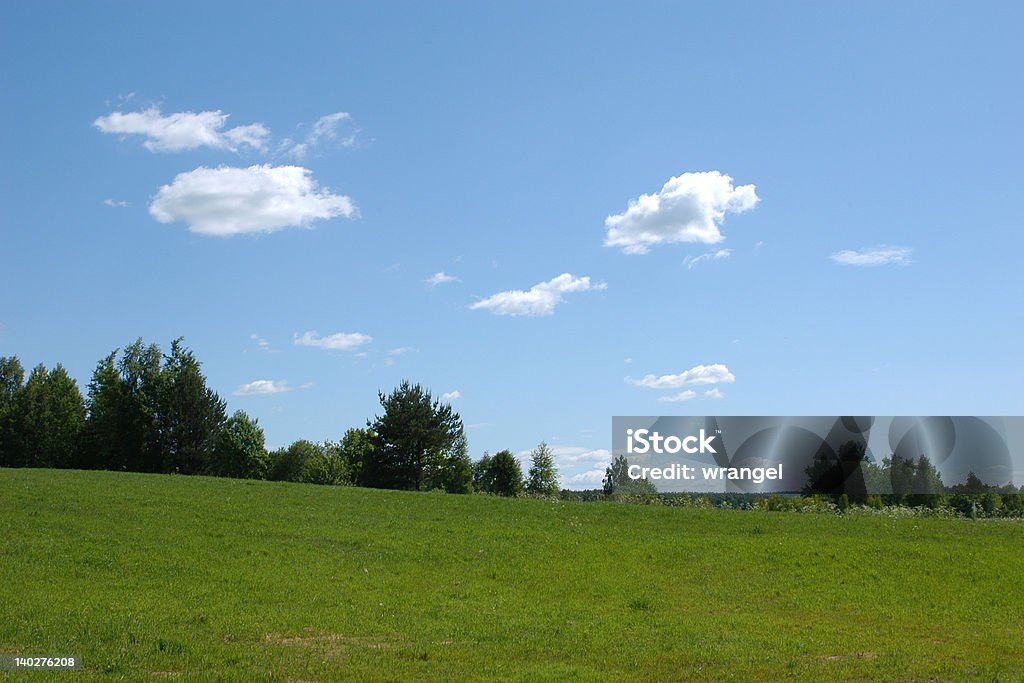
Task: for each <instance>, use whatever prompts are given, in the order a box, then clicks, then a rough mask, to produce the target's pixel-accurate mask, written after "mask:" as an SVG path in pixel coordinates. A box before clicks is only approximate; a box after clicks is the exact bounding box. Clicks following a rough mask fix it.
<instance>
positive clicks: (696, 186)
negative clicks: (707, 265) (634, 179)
mask: <svg viewBox="0 0 1024 683" xmlns="http://www.w3.org/2000/svg"><path fill="white" fill-rule="evenodd" d="M758 201H759V198H758V196H757V192H756V191H755V187H754V186H753V185H740V186H739V187H733V184H732V178H731V177H729V176H727V175H723V174H721V173H719V172H718V171H705V172H701V173H684V174H682V175H679V176H676V177H674V178H670V179H669V180H668V182H667V183H665V185H664V186H663V187H662V188H661V190H659V191H658V192H656V193H654V194H642V195H640V197H638V198H637V199H633V200H630V202H629V207H628V208H627V209H626V210H625V211H624V212H622V213H620V214H616V215H613V216H608V218H606V219H605V221H604V224H605V227H606V228H608V232H607V234H606V236H605V241H604V244H605V246H606V247H619V248H621V249H622V251H624V252H625V253H627V254H646V253H647V251H648V250H649V249H650V247H651V245H652V244H661V243H663V242H668V243H672V242H703V243H705V244H715V243H717V242H721V241H722V240H723V239H725V237H723V236H722V233H721V231H720V230H719V225H720V224H721V223H722V221H723V220H724V219H725V214H726V213H742V212H744V211H749V210H750V209H753V208H754V206H756V205H757V202H758Z"/></svg>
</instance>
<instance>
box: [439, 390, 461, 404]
mask: <svg viewBox="0 0 1024 683" xmlns="http://www.w3.org/2000/svg"><path fill="white" fill-rule="evenodd" d="M460 398H462V392H461V391H459V390H458V389H456V390H455V391H446V392H445V393H443V394H441V401H442V402H444V403H451V402H452V401H457V400H459V399H460Z"/></svg>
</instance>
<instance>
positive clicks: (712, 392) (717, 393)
mask: <svg viewBox="0 0 1024 683" xmlns="http://www.w3.org/2000/svg"><path fill="white" fill-rule="evenodd" d="M704 395H705V396H707V397H708V398H725V394H724V393H722V390H721V389H719V388H718V387H715V388H714V389H708V390H707V391H705V392H704Z"/></svg>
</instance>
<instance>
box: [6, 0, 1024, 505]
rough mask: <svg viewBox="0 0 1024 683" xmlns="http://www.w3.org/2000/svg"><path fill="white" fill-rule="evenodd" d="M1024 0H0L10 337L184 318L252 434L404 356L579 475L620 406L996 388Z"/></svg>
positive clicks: (131, 332) (95, 339)
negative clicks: (630, 0)
mask: <svg viewBox="0 0 1024 683" xmlns="http://www.w3.org/2000/svg"><path fill="white" fill-rule="evenodd" d="M1022 15H1024V12H1022V10H1021V9H1020V6H1019V5H1015V4H1011V3H1006V4H993V3H986V4H982V5H980V6H971V7H967V6H965V5H961V6H952V5H951V6H941V5H935V4H934V3H900V4H898V6H895V7H893V6H891V3H879V4H872V3H846V4H839V3H761V4H753V3H751V4H743V3H732V4H729V5H728V6H727V7H720V6H715V7H712V6H699V5H696V4H694V5H686V4H683V3H644V4H641V5H639V6H637V5H633V4H631V5H629V6H627V5H626V4H624V3H623V4H619V5H611V4H605V5H602V4H599V3H572V2H565V3H458V4H456V3H346V4H342V3H291V4H288V5H287V6H283V5H281V6H255V7H254V6H253V5H251V4H250V3H218V4H216V5H214V6H210V5H208V4H206V3H203V4H194V3H174V4H173V5H171V4H156V3H134V4H128V3H98V4H89V5H86V4H83V3H6V4H5V5H4V6H3V7H2V9H0V54H2V59H3V64H4V68H3V69H2V70H0V93H2V95H0V97H2V98H3V106H2V108H0V123H2V127H0V129H2V131H3V132H2V134H0V141H2V146H3V158H4V162H5V163H4V164H3V166H2V168H3V170H2V173H3V176H2V182H0V258H2V263H3V268H2V276H0V277H2V279H0V282H2V286H3V290H4V293H5V296H4V297H3V303H2V304H0V354H4V355H18V356H19V357H20V358H21V359H22V361H23V363H24V364H25V365H26V366H32V365H35V364H37V363H40V362H42V363H45V364H47V365H53V364H56V363H57V362H61V363H63V364H64V365H65V366H66V367H67V368H68V369H69V371H70V372H71V373H72V374H73V375H74V376H75V377H76V378H77V379H78V381H79V385H80V386H81V387H82V388H83V391H84V389H85V385H86V384H87V383H88V379H89V377H90V375H91V372H92V370H93V368H94V366H95V364H96V362H97V361H98V360H99V359H100V358H101V357H102V356H104V355H106V354H107V353H109V352H110V351H111V350H113V349H114V348H116V347H120V346H123V345H125V344H127V343H129V342H130V341H132V340H134V339H135V338H136V337H140V336H141V337H143V338H144V339H145V340H147V341H155V342H158V343H160V344H161V345H162V346H164V347H167V346H168V345H169V343H170V340H171V339H173V338H174V337H176V336H179V335H183V336H184V337H185V339H186V342H187V343H188V344H189V345H190V346H191V347H192V348H193V349H194V350H195V351H196V353H197V354H198V356H199V358H200V359H201V360H202V361H203V362H204V368H205V371H206V373H207V375H208V378H209V381H210V383H211V385H212V386H213V387H214V388H216V389H217V390H218V391H219V392H220V393H221V394H222V395H223V396H225V397H226V398H227V399H228V402H229V407H230V409H232V410H234V409H238V408H241V409H244V410H246V411H247V412H249V413H250V414H252V415H255V416H257V417H259V419H260V423H261V425H262V426H263V427H264V429H265V431H266V434H267V440H268V444H269V445H271V446H277V445H282V444H287V443H289V442H290V441H292V440H295V439H298V438H310V439H317V440H319V439H337V438H338V437H339V436H340V435H341V433H342V432H343V431H344V430H345V429H346V428H347V427H350V426H360V425H362V424H364V422H365V420H366V418H367V417H369V416H372V415H373V414H374V411H375V410H376V408H377V402H376V398H377V397H376V394H377V391H378V389H381V390H385V391H387V390H389V389H390V388H392V387H393V386H394V385H396V384H397V383H398V382H399V381H401V380H402V379H403V378H408V379H411V380H413V381H418V382H422V383H424V384H425V385H427V386H428V387H430V388H431V389H432V390H433V392H434V393H435V395H441V394H445V393H448V394H451V395H452V401H453V405H454V406H455V407H456V409H457V410H458V411H459V412H460V413H461V414H462V416H463V419H464V421H465V423H466V424H467V432H468V436H469V442H470V447H471V450H472V453H473V456H474V457H479V456H480V455H481V454H482V452H483V451H484V450H485V449H486V450H491V451H492V452H493V451H494V450H498V449H501V448H509V449H512V450H513V451H516V452H520V451H525V450H527V449H529V448H531V447H533V446H534V445H535V444H536V443H537V442H539V441H541V440H542V439H543V440H546V441H548V443H549V444H551V445H552V446H554V447H555V448H556V453H557V454H558V456H559V464H560V466H561V468H562V472H563V475H564V476H565V481H566V483H567V484H568V485H571V486H576V487H579V486H586V485H593V484H595V483H597V482H598V481H599V478H600V477H599V472H600V471H601V470H602V467H603V464H604V462H605V460H606V458H607V449H608V448H609V445H610V443H609V442H610V430H611V416H612V415H658V414H697V415H703V414H722V415H724V414H753V415H761V414H767V415H773V414H782V415H802V414H809V415H817V414H869V415H889V414H893V415H900V414H909V415H929V414H938V415H946V414H975V415H988V414H996V415H1007V414H1020V413H1022V412H1024V397H1022V394H1021V392H1020V387H1021V385H1022V380H1024V372H1022V362H1021V361H1022V360H1024V353H1022V351H1021V343H1020V337H1021V331H1022V327H1024V325H1022V322H1024V319H1022V317H1024V313H1022V312H1024V277H1022V275H1021V270H1020V265H1019V264H1020V254H1021V247H1022V246H1024V238H1022V236H1021V209H1020V196H1021V190H1020V188H1021V185H1022V181H1024V173H1022V170H1021V169H1022V165H1021V163H1020V159H1021V153H1022V151H1024V150H1022V147H1024V144H1022V142H1024V141H1022V135H1021V127H1020V121H1022V120H1024V107H1022V95H1021V92H1022V88H1021V77H1020V70H1021V65H1022V63H1024V60H1022V57H1024V49H1022V48H1021V41H1020V40H1019V27H1020V25H1021V24H1022V20H1024V16H1022ZM225 115H226V118H225ZM638 251H646V253H627V252H638ZM439 273H443V274H444V275H443V276H438V274H439ZM432 277H433V278H434V279H435V282H434V283H433V284H432V283H431V282H428V281H429V280H430V279H431V278H432ZM517 291H518V292H519V293H516V292H517ZM456 392H457V394H456ZM688 392H692V394H691V393H688ZM708 392H711V393H710V394H709V393H708ZM668 398H677V399H680V400H677V401H667V400H665V399H668Z"/></svg>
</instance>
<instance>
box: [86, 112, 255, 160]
mask: <svg viewBox="0 0 1024 683" xmlns="http://www.w3.org/2000/svg"><path fill="white" fill-rule="evenodd" d="M228 116H229V115H228V114H225V113H224V112H222V111H220V110H219V109H218V110H216V111H201V112H191V111H183V112H176V113H174V114H167V115H166V116H164V115H163V114H161V113H160V109H159V107H156V106H152V107H149V108H148V109H145V110H143V111H133V112H127V113H126V112H120V111H115V112H111V113H110V114H107V115H106V116H101V117H99V118H97V119H96V120H95V121H93V124H92V125H93V126H95V127H96V128H97V129H98V130H100V131H101V132H103V133H111V134H115V135H141V136H143V137H144V138H145V141H144V142H143V143H142V146H143V147H145V148H146V149H148V150H149V151H151V152H181V151H185V150H191V149H197V148H199V147H212V148H214V149H226V150H229V151H232V152H237V151H239V150H240V149H241V148H242V147H248V148H250V149H253V150H256V151H264V150H265V149H266V148H267V138H268V137H269V136H270V130H268V129H267V127H266V126H264V125H263V124H262V123H253V124H249V125H245V126H236V127H234V128H227V129H225V128H224V126H225V125H226V124H227V121H228Z"/></svg>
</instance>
